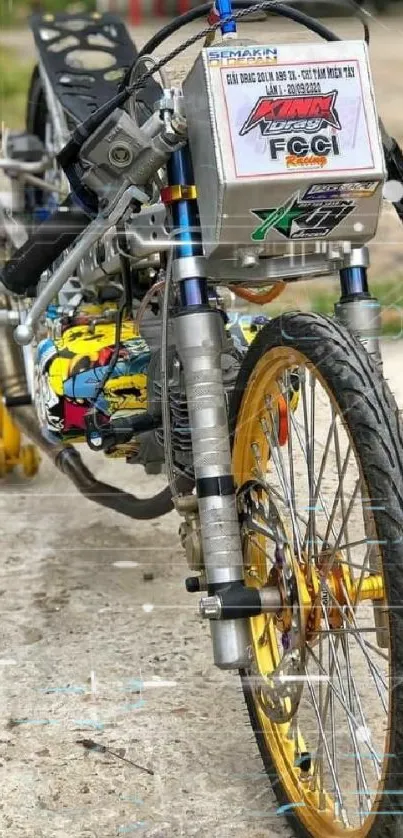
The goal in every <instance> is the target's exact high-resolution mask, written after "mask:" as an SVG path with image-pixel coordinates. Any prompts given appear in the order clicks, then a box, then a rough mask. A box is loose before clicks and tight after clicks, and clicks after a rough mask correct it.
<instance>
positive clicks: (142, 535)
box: [0, 342, 403, 838]
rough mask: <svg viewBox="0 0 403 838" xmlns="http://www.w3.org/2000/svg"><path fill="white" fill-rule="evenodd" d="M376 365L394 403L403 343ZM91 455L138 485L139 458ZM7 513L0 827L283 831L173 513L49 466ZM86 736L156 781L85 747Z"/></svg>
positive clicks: (13, 482) (0, 574) (13, 494)
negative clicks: (140, 508)
mask: <svg viewBox="0 0 403 838" xmlns="http://www.w3.org/2000/svg"><path fill="white" fill-rule="evenodd" d="M384 358H385V373H386V375H387V377H388V378H389V380H390V383H391V385H392V388H393V389H394V390H395V392H396V395H397V397H398V399H399V403H400V406H402V405H403V385H402V382H401V345H400V344H397V345H396V344H395V343H393V342H389V343H387V344H385V346H384ZM87 460H89V461H91V462H92V466H93V467H94V466H95V472H96V473H97V475H98V476H101V475H102V477H103V478H105V479H107V480H111V481H114V482H115V483H116V484H120V485H126V486H127V487H128V488H130V486H132V488H134V487H136V482H137V481H139V480H140V481H141V482H143V483H144V479H143V478H142V474H141V472H138V471H137V469H136V468H135V467H134V468H133V469H132V470H130V469H128V468H127V467H125V466H123V465H117V464H115V465H114V464H113V463H105V462H104V461H103V460H102V459H97V457H96V455H92V456H91V455H90V456H89V457H88V458H87ZM128 483H129V485H128ZM160 484H161V481H160V479H159V478H155V477H154V478H148V479H147V485H146V487H145V488H146V490H147V491H148V490H150V491H151V490H154V491H155V490H157V489H158V488H160ZM0 521H1V532H2V562H1V567H0V602H1V606H2V611H1V625H2V639H1V649H0V669H1V671H2V678H1V682H0V706H1V718H0V727H1V730H0V779H1V788H2V796H1V803H0V834H2V835H11V836H13V838H65V836H66V835H67V834H68V835H71V836H74V838H84V836H91V838H95V836H96V838H112V836H119V835H124V834H126V833H127V834H130V833H132V832H133V833H136V834H139V835H141V836H144V838H146V836H147V838H171V837H172V838H176V837H177V836H198V838H210V836H211V835H213V836H215V837H216V838H230V836H231V838H237V837H238V836H239V838H241V836H244V835H245V834H247V835H248V838H268V836H278V838H280V836H281V838H290V832H289V829H288V827H287V826H286V825H285V824H284V822H283V819H282V817H281V816H279V815H278V814H277V806H276V803H275V801H274V798H273V796H272V794H271V791H270V790H269V789H268V786H267V780H266V779H265V777H263V776H262V772H261V764H260V760H259V758H258V756H257V752H256V746H255V744H254V741H253V738H252V733H251V729H250V728H249V725H248V722H247V718H246V715H245V710H244V706H243V699H242V695H241V694H240V689H239V682H238V677H237V676H236V675H235V674H225V673H222V672H220V671H218V670H217V669H215V668H214V666H213V665H212V663H211V650H210V642H209V637H208V629H207V626H206V625H205V624H204V623H202V622H201V620H200V618H199V617H198V615H197V614H196V602H195V600H192V598H191V597H190V596H189V595H188V594H187V593H186V592H185V590H184V585H183V579H184V576H185V575H186V564H185V560H184V557H183V555H182V551H181V549H180V545H179V541H178V537H177V528H178V518H177V517H176V514H175V513H172V514H170V515H169V516H167V517H166V518H164V519H161V520H160V521H156V522H150V523H142V524H138V525H136V524H135V523H131V522H129V521H128V520H126V519H125V518H123V517H120V516H119V515H117V514H115V513H113V512H109V511H104V510H101V509H99V508H97V507H96V506H95V505H93V504H91V503H90V502H89V501H86V500H83V499H82V498H81V497H80V496H79V495H78V494H77V493H76V492H75V491H72V490H71V489H70V486H69V485H68V483H67V482H66V481H65V479H64V478H62V477H61V475H59V473H57V472H56V471H55V469H54V468H53V467H52V466H51V465H50V464H48V463H44V464H43V466H42V468H41V471H40V474H39V476H38V477H37V478H36V479H35V480H33V481H32V482H30V483H28V482H26V481H24V480H22V479H21V478H19V477H18V475H17V474H15V475H12V476H10V477H9V478H8V479H7V481H6V482H3V484H2V486H1V494H0ZM150 573H151V574H152V575H153V579H152V580H146V579H145V577H144V574H150ZM89 738H91V739H92V740H94V741H95V742H97V743H98V744H100V745H107V746H108V747H110V748H111V750H112V751H113V752H114V753H117V754H120V755H121V756H124V757H125V758H126V759H128V760H131V761H134V762H135V763H137V764H138V765H140V766H141V767H143V768H148V769H151V770H152V771H153V772H154V774H153V775H150V774H148V773H146V772H145V771H143V770H141V768H138V767H136V766H135V765H132V764H129V763H127V762H124V761H122V760H121V759H119V758H118V757H116V756H112V755H110V754H103V753H100V752H92V753H88V752H86V751H85V750H84V748H83V745H82V744H81V742H80V740H81V741H82V740H83V739H89Z"/></svg>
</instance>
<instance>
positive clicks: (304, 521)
mask: <svg viewBox="0 0 403 838" xmlns="http://www.w3.org/2000/svg"><path fill="white" fill-rule="evenodd" d="M266 485H267V491H268V492H271V494H273V495H274V496H275V497H276V498H277V499H278V500H280V501H281V503H283V504H284V506H285V507H286V508H287V509H288V506H289V505H288V501H287V500H286V498H285V497H283V495H281V494H280V492H279V491H278V490H277V489H275V488H274V486H269V484H266ZM296 518H297V519H298V521H301V523H302V524H305V526H308V518H305V516H304V515H301V513H300V512H297V513H296ZM317 535H318V538H319V539H320V540H321V541H323V536H321V535H320V533H318V534H317ZM360 566H361V565H360Z"/></svg>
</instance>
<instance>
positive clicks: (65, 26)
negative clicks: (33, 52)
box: [30, 12, 161, 124]
mask: <svg viewBox="0 0 403 838" xmlns="http://www.w3.org/2000/svg"><path fill="white" fill-rule="evenodd" d="M30 26H31V29H32V32H33V35H34V38H35V43H36V46H37V49H38V52H39V56H40V61H41V64H42V66H43V68H44V70H45V72H46V75H47V77H48V79H49V82H50V84H51V86H52V88H53V90H54V92H55V95H56V96H57V98H58V100H59V101H60V103H61V105H62V107H63V110H64V111H65V112H66V114H67V115H68V117H70V120H72V122H73V124H79V123H81V122H83V121H84V120H85V119H86V118H87V117H88V116H89V115H90V114H91V113H93V111H95V110H96V109H97V108H99V107H100V106H101V105H103V104H105V103H106V102H107V101H108V100H109V99H110V98H111V97H112V96H114V94H115V93H117V92H118V90H119V87H120V85H121V84H122V80H123V78H124V76H125V74H126V73H127V70H128V68H129V67H130V66H131V65H132V64H133V62H134V61H135V59H136V56H137V54H138V52H137V49H136V47H135V45H134V44H133V41H132V40H131V38H130V35H129V33H128V31H127V29H126V26H125V25H124V23H123V21H122V20H120V18H119V17H117V16H116V15H113V14H102V15H101V14H100V13H98V12H89V13H83V14H76V15H68V14H42V15H39V14H36V15H32V17H31V18H30ZM160 97H161V87H160V85H159V84H157V83H156V82H155V81H154V80H153V79H150V80H149V81H147V82H146V83H145V86H144V88H142V89H141V90H139V91H138V93H137V95H136V101H137V102H138V104H139V106H140V107H139V121H140V122H143V121H144V119H146V118H147V117H148V116H149V115H150V114H151V113H152V112H153V110H154V103H155V102H156V101H157V100H158V99H159V98H160ZM70 120H69V122H70Z"/></svg>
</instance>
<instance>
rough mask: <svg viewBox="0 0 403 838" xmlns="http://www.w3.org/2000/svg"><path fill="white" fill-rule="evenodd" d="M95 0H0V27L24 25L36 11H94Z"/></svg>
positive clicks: (73, 12)
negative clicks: (69, 0)
mask: <svg viewBox="0 0 403 838" xmlns="http://www.w3.org/2000/svg"><path fill="white" fill-rule="evenodd" d="M95 9H96V0H76V2H74V0H71V2H68V0H0V27H1V28H10V27H14V28H16V27H19V26H26V23H27V18H28V17H29V16H30V15H31V14H33V13H35V14H36V13H37V12H42V13H43V12H54V13H55V14H57V13H58V12H71V13H72V14H75V13H78V14H79V13H80V12H83V11H95Z"/></svg>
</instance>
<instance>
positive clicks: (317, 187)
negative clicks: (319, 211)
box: [304, 180, 380, 201]
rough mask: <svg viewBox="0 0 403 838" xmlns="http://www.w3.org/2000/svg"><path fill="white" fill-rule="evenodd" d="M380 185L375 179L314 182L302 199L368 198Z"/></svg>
mask: <svg viewBox="0 0 403 838" xmlns="http://www.w3.org/2000/svg"><path fill="white" fill-rule="evenodd" d="M378 186H380V182H379V181H378V180H376V181H360V182H358V181H357V182H356V183H354V182H351V183H314V184H312V186H310V187H309V189H307V191H306V192H305V194H304V201H307V200H309V201H329V200H332V199H333V198H370V197H371V195H373V194H374V193H375V192H376V190H377V189H378Z"/></svg>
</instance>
